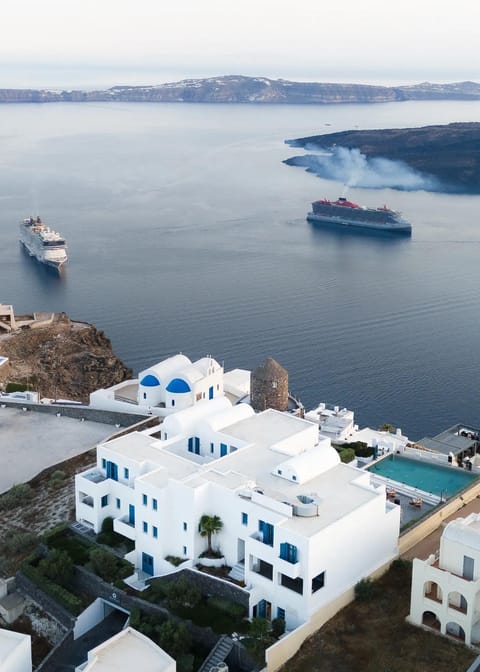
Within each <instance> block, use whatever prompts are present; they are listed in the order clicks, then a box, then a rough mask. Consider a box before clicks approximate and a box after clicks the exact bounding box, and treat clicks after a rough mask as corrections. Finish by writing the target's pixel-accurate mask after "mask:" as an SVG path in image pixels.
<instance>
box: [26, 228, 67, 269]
mask: <svg viewBox="0 0 480 672" xmlns="http://www.w3.org/2000/svg"><path fill="white" fill-rule="evenodd" d="M20 242H21V243H22V244H23V245H24V247H25V249H26V250H27V252H28V254H29V255H30V256H31V257H35V258H36V259H38V261H40V262H41V263H42V264H46V265H47V266H50V267H52V268H56V269H57V270H60V268H61V267H62V266H63V264H64V263H65V262H66V261H67V259H68V257H67V244H66V242H65V240H64V239H63V238H62V236H61V235H60V234H59V233H57V232H56V231H53V229H51V228H50V227H48V226H46V225H45V224H44V223H43V222H42V220H41V219H40V217H28V218H27V219H24V220H23V222H22V223H21V224H20Z"/></svg>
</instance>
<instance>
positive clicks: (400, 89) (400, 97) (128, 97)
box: [0, 75, 480, 105]
mask: <svg viewBox="0 0 480 672" xmlns="http://www.w3.org/2000/svg"><path fill="white" fill-rule="evenodd" d="M406 100H480V84H479V83H476V82H457V83H452V84H431V83H429V82H423V83H422V84H414V85H410V86H374V85H369V84H332V83H318V82H292V81H288V80H286V79H268V78H267V77H244V76H242V75H238V76H236V75H226V76H221V77H209V78H205V79H184V80H182V81H180V82H170V83H165V84H159V85H148V86H114V87H112V88H110V89H107V90H104V91H82V90H62V91H60V90H57V89H0V103H57V102H75V103H83V102H105V101H112V102H132V103H136V102H142V103H145V102H146V103H263V104H279V103H283V104H290V105H292V104H327V103H390V102H402V101H406Z"/></svg>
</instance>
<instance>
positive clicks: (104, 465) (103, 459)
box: [102, 457, 107, 469]
mask: <svg viewBox="0 0 480 672" xmlns="http://www.w3.org/2000/svg"><path fill="white" fill-rule="evenodd" d="M106 468H107V460H106V459H105V458H104V457H102V469H106Z"/></svg>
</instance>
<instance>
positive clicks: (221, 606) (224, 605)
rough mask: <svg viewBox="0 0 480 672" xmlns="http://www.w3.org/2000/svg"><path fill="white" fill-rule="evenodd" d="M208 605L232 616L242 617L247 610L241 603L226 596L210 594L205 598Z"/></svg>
mask: <svg viewBox="0 0 480 672" xmlns="http://www.w3.org/2000/svg"><path fill="white" fill-rule="evenodd" d="M207 604H208V606H209V607H212V608H213V609H218V611H223V612H225V613H226V614H228V615H229V616H231V617H232V618H243V617H244V616H246V615H247V610H246V608H245V607H244V606H243V605H242V604H238V602H233V601H232V600H228V599H227V598H226V597H220V596H216V595H212V597H209V598H208V600H207Z"/></svg>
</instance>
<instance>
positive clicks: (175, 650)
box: [155, 620, 191, 658]
mask: <svg viewBox="0 0 480 672" xmlns="http://www.w3.org/2000/svg"><path fill="white" fill-rule="evenodd" d="M155 631H156V639H157V641H158V644H159V646H161V647H162V649H165V651H166V652H167V653H169V654H170V655H171V656H173V657H174V658H176V657H177V656H179V655H180V654H181V653H186V652H187V651H188V650H189V648H190V646H191V637H190V633H189V632H188V630H187V628H186V627H185V626H184V625H183V623H175V622H174V621H172V620H168V621H165V622H164V623H162V624H161V625H160V626H158V627H157V628H155Z"/></svg>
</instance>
